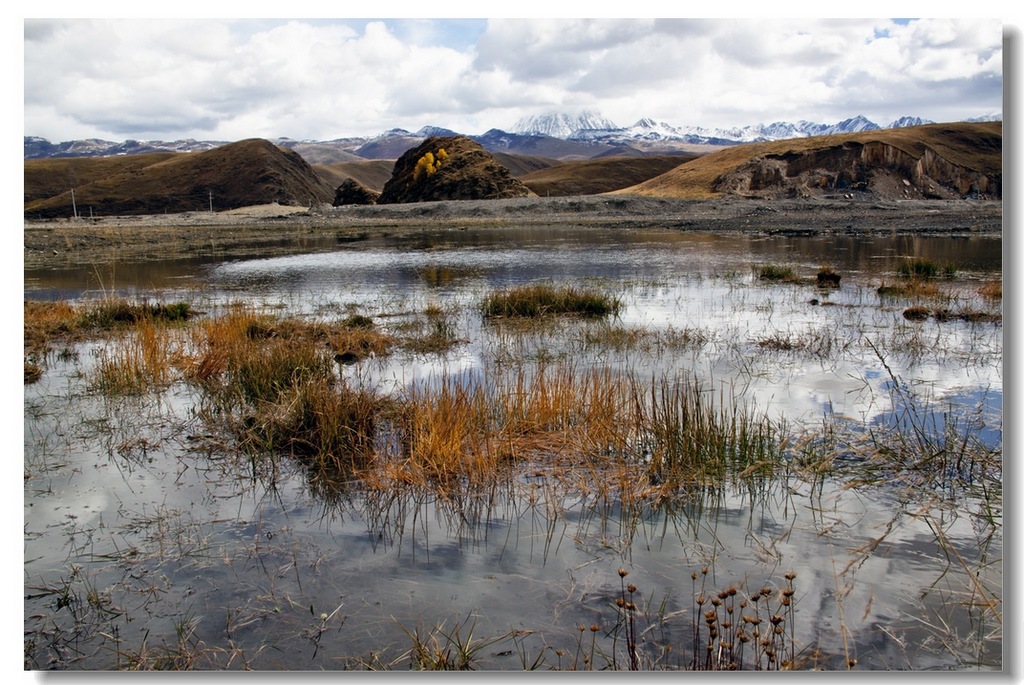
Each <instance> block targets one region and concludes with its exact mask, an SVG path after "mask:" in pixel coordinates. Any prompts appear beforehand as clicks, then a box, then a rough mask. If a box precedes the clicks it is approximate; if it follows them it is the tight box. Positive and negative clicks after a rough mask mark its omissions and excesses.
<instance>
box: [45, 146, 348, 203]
mask: <svg viewBox="0 0 1024 685" xmlns="http://www.w3.org/2000/svg"><path fill="white" fill-rule="evenodd" d="M145 157H147V158H150V159H153V157H152V156H150V155H145ZM111 159H118V160H120V159H125V160H127V159H128V158H102V157H101V158H92V159H88V160H87V159H82V160H80V161H81V162H82V163H83V164H84V166H83V167H82V169H88V172H86V171H82V176H81V178H82V179H83V180H84V181H85V182H83V183H80V184H79V185H77V186H75V187H74V206H75V207H77V211H78V214H79V215H80V216H89V215H98V216H110V215H126V214H163V213H178V212H187V211H208V210H209V209H210V207H211V205H212V207H213V209H214V210H215V211H220V210H224V209H235V208H238V207H247V206H252V205H261V204H268V203H271V202H277V203H278V204H282V205H310V204H320V203H330V202H331V201H332V200H333V199H334V188H333V187H331V186H330V185H329V184H327V183H325V182H324V181H323V180H322V179H321V178H320V177H319V176H318V175H317V174H316V172H314V171H313V168H312V167H311V166H310V165H309V164H308V163H307V162H306V161H305V160H304V159H303V158H302V157H301V156H300V155H299V154H298V153H297V152H295V151H293V150H289V149H286V148H281V147H277V146H275V145H273V144H272V143H270V142H268V141H266V140H262V139H258V138H253V139H249V140H242V141H239V142H237V143H229V144H227V145H222V146H221V147H218V148H214V149H212V150H208V151H206V152H196V153H171V154H169V155H167V156H164V157H162V158H159V159H153V163H150V164H145V165H132V164H125V165H124V166H119V165H118V164H117V163H114V162H111V161H110V160H111ZM68 161H72V160H68ZM75 161H77V160H75ZM37 162H39V163H48V162H50V160H26V161H25V177H26V179H29V178H30V177H31V178H35V177H36V176H37V175H45V174H44V173H43V172H40V171H39V170H38V169H37V168H35V165H36V163H37ZM88 162H92V164H93V165H96V166H89V165H88V164H87V163H88ZM105 172H106V173H108V174H109V175H105ZM65 178H66V176H65ZM28 185H29V184H28V181H27V180H26V199H27V195H28V192H29V191H28ZM33 187H35V188H38V189H40V190H39V192H43V191H42V189H43V188H44V187H46V183H44V182H42V181H36V182H34V184H33ZM49 187H51V188H58V186H57V185H55V184H54V183H52V182H50V185H49ZM58 189H59V190H60V191H61V192H60V193H59V194H57V195H54V196H51V197H47V198H45V199H37V200H33V201H26V203H25V216H26V218H56V217H70V216H73V205H72V194H71V190H70V189H69V188H67V186H66V184H65V185H64V186H63V187H59V188H58Z"/></svg>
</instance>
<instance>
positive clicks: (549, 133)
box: [25, 111, 1003, 159]
mask: <svg viewBox="0 0 1024 685" xmlns="http://www.w3.org/2000/svg"><path fill="white" fill-rule="evenodd" d="M1002 118H1003V117H1002V114H1001V113H994V114H989V115H986V116H984V117H977V118H974V119H968V120H966V121H968V122H974V123H979V122H986V121H1002ZM930 123H933V122H931V121H928V120H926V119H921V118H920V117H910V116H904V117H900V118H899V119H896V120H895V121H893V122H892V123H890V124H889V125H888V126H879V125H878V124H876V123H875V122H873V121H870V120H869V119H867V118H866V117H863V116H855V117H851V118H849V119H844V120H843V121H840V122H838V123H835V124H820V123H815V122H811V121H804V120H800V121H797V122H795V123H794V122H788V121H776V122H773V123H770V124H755V125H750V126H743V127H733V128H707V127H703V126H675V125H672V124H668V123H666V122H664V121H656V120H654V119H650V118H643V119H640V120H639V121H637V122H636V123H635V124H633V125H632V126H626V127H619V126H616V125H615V124H614V123H613V122H611V121H610V120H608V119H606V118H605V117H603V116H601V114H599V113H597V112H594V111H583V112H580V113H578V114H567V113H564V112H562V113H559V112H553V113H548V114H544V115H540V116H531V117H525V118H523V119H520V120H519V121H518V122H517V123H516V124H515V126H513V127H512V130H511V131H502V130H499V129H491V130H489V131H487V132H486V133H484V134H480V135H470V137H471V138H473V139H474V140H476V141H477V142H479V143H480V144H481V145H483V146H484V147H485V148H487V149H488V150H491V151H492V152H510V153H518V154H528V155H539V156H551V157H557V158H566V157H589V156H593V155H594V154H601V153H604V152H608V151H609V150H611V148H613V147H618V148H620V149H621V148H622V146H633V147H636V148H637V149H640V150H643V151H646V152H658V153H664V152H666V151H678V150H681V149H690V150H692V149H693V148H692V147H687V146H694V145H701V146H706V145H711V146H725V145H738V144H740V143H757V142H765V141H772V140H787V139H790V138H806V137H809V136H824V135H832V134H838V133H856V132H860V131H873V130H878V129H881V128H902V127H906V126H920V125H923V124H930ZM453 135H459V134H458V133H457V132H456V131H452V130H451V129H447V128H441V127H439V126H424V127H422V128H421V129H419V130H418V131H416V132H415V133H412V132H410V131H407V130H405V129H403V128H393V129H390V130H388V131H385V132H383V133H381V134H379V135H376V136H356V137H351V138H338V139H335V140H330V141H319V142H318V141H302V145H303V146H304V147H306V148H309V147H310V146H318V147H324V148H330V149H331V150H334V151H335V152H334V153H332V154H338V153H339V152H340V153H347V154H351V155H355V156H356V157H357V158H358V157H361V158H364V159H395V158H397V157H399V156H400V155H401V154H402V152H404V151H405V150H407V149H409V148H410V147H415V146H416V145H418V144H419V142H422V140H424V139H426V138H428V137H430V136H453ZM273 142H275V144H277V145H282V146H285V147H295V146H296V144H297V142H298V141H293V140H289V139H287V138H279V139H276V140H275V141H273ZM223 144H224V142H223V141H222V142H215V141H197V140H192V139H188V140H177V141H173V142H164V141H138V140H126V141H124V142H123V143H113V142H109V141H104V140H96V139H90V140H73V141H67V142H63V143H51V142H50V141H48V140H46V139H45V138H38V137H34V136H25V159H38V158H44V157H98V156H109V155H126V154H138V153H141V152H158V151H159V152H193V151H200V150H209V149H211V148H214V147H218V146H219V145H223Z"/></svg>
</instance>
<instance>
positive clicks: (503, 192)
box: [377, 136, 532, 204]
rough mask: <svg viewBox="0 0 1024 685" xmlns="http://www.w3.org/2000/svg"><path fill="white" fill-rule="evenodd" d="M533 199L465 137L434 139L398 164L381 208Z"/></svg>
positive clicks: (491, 156) (408, 152)
mask: <svg viewBox="0 0 1024 685" xmlns="http://www.w3.org/2000/svg"><path fill="white" fill-rule="evenodd" d="M529 195H532V193H531V192H530V190H529V188H527V187H526V186H525V185H523V183H522V182H520V181H519V180H518V179H516V178H514V177H513V176H512V174H511V172H510V171H509V170H508V168H506V167H505V166H503V165H502V164H501V163H499V162H498V161H497V160H496V159H495V158H494V156H493V155H492V154H491V153H490V152H488V151H487V150H485V149H484V148H483V147H482V146H481V145H480V144H478V143H476V142H474V141H472V140H470V139H469V138H467V137H465V136H444V137H432V138H428V139H427V140H425V141H424V142H423V143H422V144H421V145H419V146H418V147H416V148H414V149H412V150H408V151H407V152H405V153H404V154H403V155H402V156H401V157H399V159H398V161H397V162H395V169H394V172H393V173H392V175H391V179H390V180H389V181H388V182H387V183H386V184H385V185H384V190H383V192H382V193H381V195H380V197H379V198H378V199H377V203H378V204H392V203H406V202H429V201H433V200H496V199H502V198H513V197H526V196H529Z"/></svg>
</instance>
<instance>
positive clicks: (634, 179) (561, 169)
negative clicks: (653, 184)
mask: <svg viewBox="0 0 1024 685" xmlns="http://www.w3.org/2000/svg"><path fill="white" fill-rule="evenodd" d="M693 158H694V155H649V156H645V155H641V156H622V155H618V156H613V157H599V158H596V159H587V160H580V161H573V162H563V163H561V164H557V165H555V166H550V167H547V168H544V169H540V170H537V171H532V172H530V173H528V174H524V175H522V176H520V177H519V180H520V181H522V182H523V183H524V184H526V187H527V188H529V189H530V190H532V191H533V192H534V193H536V194H537V195H540V196H541V197H544V196H549V195H550V196H562V195H596V194H598V193H606V192H608V191H612V190H617V189H619V188H626V187H628V186H632V185H635V184H637V183H640V182H642V181H646V180H647V179H650V178H654V177H656V176H659V175H660V174H663V173H665V172H667V171H669V170H670V169H674V168H675V167H677V166H679V165H680V164H682V163H684V162H686V161H689V160H691V159H693Z"/></svg>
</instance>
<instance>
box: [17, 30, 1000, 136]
mask: <svg viewBox="0 0 1024 685" xmlns="http://www.w3.org/2000/svg"><path fill="white" fill-rule="evenodd" d="M23 40H24V134H25V135H31V136H40V137H43V138H47V139H49V140H50V141H52V142H59V141H64V140H73V139H79V138H102V139H105V140H112V141H122V140H126V139H137V140H177V139H182V138H196V139H200V140H222V141H230V140H240V139H243V138H250V137H264V138H278V137H288V138H293V139H299V140H307V139H308V140H332V139H336V138H343V137H348V136H367V135H376V134H379V133H381V132H383V131H385V130H387V129H390V128H396V127H397V128H404V129H407V130H410V131H416V130H418V129H419V128H420V127H422V126H426V125H431V126H441V127H445V128H450V129H453V130H455V131H457V132H459V133H466V134H477V133H483V132H485V131H487V130H489V129H491V128H500V129H504V130H508V129H510V128H512V127H513V126H514V124H515V123H516V122H517V121H518V120H519V119H520V118H522V117H525V116H528V115H538V114H544V113H548V112H555V111H557V112H568V113H575V112H578V111H581V110H591V111H596V112H598V113H600V114H601V115H603V116H604V117H606V118H608V119H610V120H611V121H613V122H614V123H615V124H617V125H619V126H628V125H631V124H633V123H635V122H636V121H637V120H639V119H640V118H642V117H650V118H652V119H655V120H658V121H664V122H666V123H669V124H671V125H674V126H703V127H708V128H712V127H731V126H746V125H753V124H759V123H766V124H767V123H771V122H774V121H799V120H807V121H813V122H815V123H826V124H830V123H836V122H838V121H841V120H843V119H847V118H849V117H853V116H856V115H863V116H866V117H867V118H869V119H871V120H872V121H874V122H876V123H878V124H880V125H886V124H888V123H890V122H891V121H893V120H894V119H897V118H899V117H901V116H918V117H922V118H924V119H929V120H932V121H960V120H963V119H967V118H972V117H980V116H985V115H990V114H1000V113H1001V112H1002V88H1003V23H1002V21H1001V20H999V19H916V20H894V19H862V18H854V19H772V18H769V17H752V18H748V19H744V18H741V17H733V18H726V19H678V18H677V19H658V18H637V19H623V18H594V19H557V18H539V19H468V18H457V17H456V18H447V19H405V18H382V19H374V18H369V17H364V18H358V19H312V20H310V19H286V18H278V19H254V18H253V19H214V18H199V19H187V18H159V19H153V18H131V19H62V18H39V19H31V18H26V19H24V39H23Z"/></svg>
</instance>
